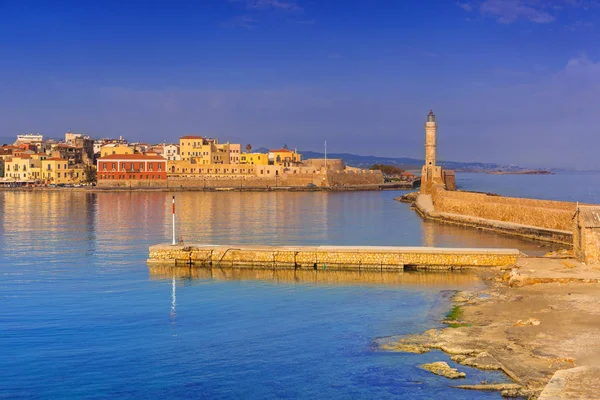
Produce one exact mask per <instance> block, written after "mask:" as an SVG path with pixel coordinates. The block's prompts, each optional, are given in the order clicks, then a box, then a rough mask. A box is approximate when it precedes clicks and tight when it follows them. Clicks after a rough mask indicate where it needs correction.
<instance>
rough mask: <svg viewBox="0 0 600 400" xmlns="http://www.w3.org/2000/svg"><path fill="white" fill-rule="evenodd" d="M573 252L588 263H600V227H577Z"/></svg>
mask: <svg viewBox="0 0 600 400" xmlns="http://www.w3.org/2000/svg"><path fill="white" fill-rule="evenodd" d="M573 252H574V253H575V257H577V259H578V260H580V261H583V262H584V263H586V264H600V229H599V228H583V227H581V228H579V227H577V226H576V227H575V231H574V234H573Z"/></svg>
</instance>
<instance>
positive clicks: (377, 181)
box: [327, 170, 383, 187]
mask: <svg viewBox="0 0 600 400" xmlns="http://www.w3.org/2000/svg"><path fill="white" fill-rule="evenodd" d="M327 182H328V184H329V186H332V187H336V186H354V185H381V184H383V174H382V173H381V171H371V170H362V171H361V172H351V171H339V172H331V171H330V172H329V173H327Z"/></svg>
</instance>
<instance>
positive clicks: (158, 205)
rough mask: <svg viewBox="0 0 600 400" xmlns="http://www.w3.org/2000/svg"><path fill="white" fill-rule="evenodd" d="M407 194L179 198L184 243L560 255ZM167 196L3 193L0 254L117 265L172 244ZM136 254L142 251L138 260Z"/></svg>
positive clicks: (191, 195) (214, 194)
mask: <svg viewBox="0 0 600 400" xmlns="http://www.w3.org/2000/svg"><path fill="white" fill-rule="evenodd" d="M398 194H399V192H362V193H240V192H207V193H204V192H178V193H175V196H176V201H177V205H178V206H177V210H178V213H177V217H176V219H177V221H176V223H177V236H180V237H183V239H184V241H185V242H187V243H211V244H269V245H379V246H423V245H425V246H439V247H500V248H518V249H520V250H522V251H524V252H527V253H530V254H539V253H544V252H546V251H548V250H551V249H555V248H556V246H552V245H547V244H544V243H541V242H534V241H525V240H521V239H517V238H513V237H509V236H503V235H499V234H495V233H490V232H485V231H480V230H475V229H471V228H463V227H457V226H451V225H442V224H438V223H432V222H424V221H422V220H421V219H420V218H419V216H418V215H417V214H416V213H415V212H414V211H412V210H410V208H409V207H408V205H406V204H402V203H398V202H396V201H394V197H395V196H397V195H398ZM172 195H173V193H168V192H84V191H79V192H76V191H68V190H64V191H34V192H26V191H14V192H13V191H3V192H0V215H1V218H0V233H1V234H2V237H3V240H2V241H0V251H1V250H4V251H5V252H7V253H10V254H15V255H16V254H17V253H19V252H20V251H22V252H23V253H28V254H29V253H31V252H32V251H33V252H35V251H47V246H48V245H52V246H53V250H55V251H71V252H74V253H81V252H84V253H86V254H96V253H98V254H101V255H103V256H105V257H108V258H110V259H111V260H115V261H118V259H119V258H122V257H127V254H131V253H137V252H138V250H139V249H141V248H142V249H143V248H146V246H148V245H149V244H155V243H161V242H169V241H170V239H171V204H170V202H171V197H172ZM134 249H135V250H134Z"/></svg>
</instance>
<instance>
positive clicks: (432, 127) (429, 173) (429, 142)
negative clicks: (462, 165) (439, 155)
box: [421, 110, 444, 194]
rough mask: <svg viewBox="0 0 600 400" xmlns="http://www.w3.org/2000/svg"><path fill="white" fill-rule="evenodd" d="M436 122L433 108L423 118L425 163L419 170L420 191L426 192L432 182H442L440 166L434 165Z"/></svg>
mask: <svg viewBox="0 0 600 400" xmlns="http://www.w3.org/2000/svg"><path fill="white" fill-rule="evenodd" d="M436 146H437V122H436V120H435V114H434V113H433V110H429V114H427V118H426V120H425V165H423V169H422V170H421V193H425V194H428V193H430V192H431V187H432V186H433V185H434V184H436V183H437V184H442V185H443V184H444V179H443V177H442V167H440V166H437V165H436Z"/></svg>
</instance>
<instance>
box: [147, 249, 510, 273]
mask: <svg viewBox="0 0 600 400" xmlns="http://www.w3.org/2000/svg"><path fill="white" fill-rule="evenodd" d="M518 254H519V253H518V251H516V250H514V251H507V250H502V251H489V250H481V251H473V250H465V251H460V250H454V251H444V250H443V249H422V250H418V251H415V250H414V249H410V250H406V251H403V250H402V248H394V249H393V250H390V249H383V248H374V249H369V250H364V249H359V248H356V249H353V248H351V247H336V248H332V249H321V248H315V247H310V246H306V247H296V248H286V247H270V246H265V247H243V246H242V247H239V248H238V247H227V246H214V247H206V246H204V247H195V246H193V245H192V246H187V247H186V246H168V245H158V246H152V247H151V248H150V258H149V262H153V263H161V262H162V263H173V264H176V263H181V264H183V263H193V264H194V265H207V266H222V267H244V266H245V267H260V268H284V269H285V268H294V269H301V268H304V269H321V268H324V269H327V268H329V269H348V268H351V269H352V268H354V269H365V270H379V271H384V270H391V271H397V270H403V269H404V268H405V267H407V266H408V267H414V268H436V269H437V268H439V269H455V268H466V267H491V266H509V265H514V264H515V263H516V261H517V256H518Z"/></svg>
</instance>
